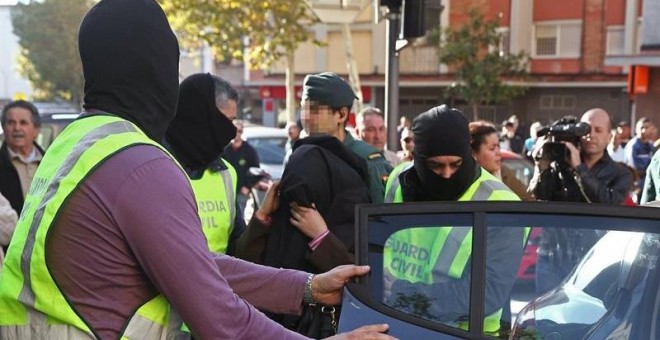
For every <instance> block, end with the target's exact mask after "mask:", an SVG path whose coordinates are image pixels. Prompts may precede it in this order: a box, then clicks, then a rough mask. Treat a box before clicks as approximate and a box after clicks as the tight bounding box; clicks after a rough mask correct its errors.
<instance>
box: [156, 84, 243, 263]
mask: <svg viewBox="0 0 660 340" xmlns="http://www.w3.org/2000/svg"><path fill="white" fill-rule="evenodd" d="M237 102H238V92H237V91H236V89H234V88H233V87H232V86H231V84H229V83H228V82H227V81H225V80H224V79H222V78H220V77H218V76H214V75H211V74H208V73H202V74H194V75H191V76H189V77H188V78H186V79H184V80H183V82H181V85H180V87H179V103H178V104H177V110H176V116H175V117H174V120H173V121H172V123H171V124H170V126H169V128H168V129H167V133H166V135H165V143H164V144H165V146H166V147H167V149H168V150H170V151H171V153H172V155H173V156H174V157H175V158H176V159H177V160H178V161H179V164H181V166H182V167H183V169H184V170H185V171H186V173H187V174H188V177H190V183H191V184H192V188H193V191H194V192H195V199H196V200H197V208H198V210H199V216H200V219H201V221H202V230H203V231H204V235H205V236H206V240H207V242H208V245H209V249H210V250H211V251H212V252H214V253H223V254H228V255H233V254H234V250H235V246H236V245H235V242H236V239H237V238H238V237H239V236H240V235H241V233H242V232H243V230H244V229H245V222H244V220H243V216H242V215H241V214H237V213H236V212H237V211H239V210H238V209H237V205H236V181H237V177H236V171H235V170H234V167H233V166H232V165H231V164H229V162H227V161H226V160H224V159H222V158H220V154H221V153H222V150H224V148H225V146H226V145H227V144H229V142H230V141H231V140H232V138H233V136H235V135H236V127H235V126H234V124H233V123H232V120H234V119H235V118H236V111H237Z"/></svg>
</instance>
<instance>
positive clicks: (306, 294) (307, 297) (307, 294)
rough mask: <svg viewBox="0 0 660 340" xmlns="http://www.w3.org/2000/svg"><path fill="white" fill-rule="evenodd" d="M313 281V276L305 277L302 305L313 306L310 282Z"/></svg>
mask: <svg viewBox="0 0 660 340" xmlns="http://www.w3.org/2000/svg"><path fill="white" fill-rule="evenodd" d="M313 279H314V274H309V276H307V281H305V290H304V291H303V303H304V304H313V303H315V301H314V299H313V297H312V280H313Z"/></svg>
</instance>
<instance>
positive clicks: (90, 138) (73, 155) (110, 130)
mask: <svg viewBox="0 0 660 340" xmlns="http://www.w3.org/2000/svg"><path fill="white" fill-rule="evenodd" d="M134 131H137V129H136V128H135V126H133V125H132V124H131V123H129V122H126V121H119V122H112V123H108V124H105V125H101V126H99V127H97V128H95V129H94V130H92V131H90V132H89V133H87V134H86V135H85V136H83V138H82V139H81V140H80V141H79V142H78V143H77V144H76V145H75V146H74V147H73V149H72V150H71V152H70V153H69V154H68V155H67V156H66V159H64V161H63V162H62V164H61V165H60V168H59V169H57V172H56V173H55V176H54V177H53V179H52V182H51V183H50V184H49V185H48V188H47V189H46V193H45V194H44V197H43V199H42V200H41V202H39V203H38V205H37V207H36V210H35V212H34V216H33V217H32V221H31V224H30V229H29V231H28V236H27V240H26V241H25V246H24V247H23V253H22V254H21V272H22V273H23V287H22V289H21V293H20V295H19V297H18V298H19V300H20V301H21V302H23V303H24V304H26V305H28V306H30V307H32V308H34V305H35V296H34V291H33V290H32V279H31V276H30V262H31V260H32V252H33V250H34V244H35V242H36V235H37V229H38V227H39V224H41V219H42V218H43V216H44V212H45V210H46V205H47V204H48V202H50V200H52V199H53V197H55V194H56V193H57V190H58V189H59V187H60V181H61V180H62V179H63V178H64V177H66V176H67V175H68V174H69V173H70V172H71V170H72V169H73V167H74V165H75V164H76V163H78V160H79V159H80V157H81V156H82V154H83V153H84V152H85V150H87V149H89V148H90V147H91V146H92V145H93V144H94V143H96V142H98V141H99V140H101V139H103V138H105V137H106V136H108V135H110V134H117V133H125V132H134Z"/></svg>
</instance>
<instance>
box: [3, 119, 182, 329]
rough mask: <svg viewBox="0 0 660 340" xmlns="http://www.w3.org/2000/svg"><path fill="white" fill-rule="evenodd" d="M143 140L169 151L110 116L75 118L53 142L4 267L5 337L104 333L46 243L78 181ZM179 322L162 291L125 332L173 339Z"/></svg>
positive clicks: (128, 325)
mask: <svg viewBox="0 0 660 340" xmlns="http://www.w3.org/2000/svg"><path fill="white" fill-rule="evenodd" d="M136 145H152V146H154V147H158V148H160V149H161V150H163V152H165V153H167V151H166V150H165V149H163V148H162V147H161V146H160V145H158V144H157V143H155V142H153V141H152V140H151V139H149V138H148V137H147V136H146V135H145V134H144V133H143V132H142V131H141V130H140V129H139V128H138V127H137V126H135V125H133V124H132V123H131V122H129V121H127V120H124V119H121V118H118V117H115V116H110V115H96V116H89V117H85V118H82V119H79V120H76V121H74V122H73V123H72V124H71V125H69V126H68V127H67V128H66V129H65V130H64V131H63V132H62V134H60V135H59V136H58V138H57V139H56V140H55V142H54V143H53V144H52V145H51V146H50V148H49V149H48V152H47V153H46V155H45V156H44V158H43V160H42V161H41V164H40V165H39V168H38V169H37V171H36V173H35V176H34V179H33V181H32V184H31V186H30V190H29V192H28V194H27V197H26V198H25V205H24V207H23V211H22V213H21V217H20V220H19V222H18V224H17V226H16V230H15V232H14V235H13V238H12V242H11V245H10V247H9V251H8V253H7V259H6V261H5V264H4V267H3V268H2V273H1V274H0V335H2V338H3V339H37V338H38V339H89V338H95V337H97V335H96V334H94V332H93V330H92V329H90V327H89V326H88V325H87V324H86V323H85V322H84V321H83V320H82V319H81V318H80V317H79V316H78V314H77V313H76V311H75V310H74V309H73V308H72V307H71V305H70V304H69V303H68V302H67V299H66V297H65V296H64V294H62V292H61V291H60V290H59V288H58V286H57V284H56V283H55V281H54V280H53V277H52V276H51V275H50V272H49V268H48V266H47V264H46V257H45V256H46V252H45V244H46V241H47V236H48V231H49V229H50V227H51V226H52V225H53V221H54V220H55V219H56V218H57V216H58V214H59V212H60V209H61V208H62V205H63V203H64V202H66V200H67V198H68V197H69V196H70V195H71V194H72V193H73V192H74V190H75V189H76V188H77V187H78V185H79V184H80V183H81V182H83V181H84V180H85V178H86V177H87V176H88V175H89V174H91V173H92V172H93V171H94V169H96V167H97V166H99V165H100V164H101V163H103V161H105V160H106V159H108V158H110V157H112V155H114V154H115V153H117V152H119V151H121V150H123V149H126V148H129V147H132V146H136ZM175 162H176V161H175ZM177 164H178V163H177ZM182 172H183V170H182ZM180 324H181V320H180V318H179V317H178V315H177V314H176V313H175V312H174V311H173V310H170V306H169V303H168V302H167V300H166V299H165V298H164V297H163V296H161V295H159V296H156V297H155V298H153V299H152V300H150V301H147V302H146V303H145V304H143V305H142V306H141V307H140V308H139V309H138V310H137V311H136V312H135V314H134V315H133V317H132V318H131V320H130V321H129V322H128V324H127V326H126V328H125V330H124V332H123V334H122V339H165V338H173V337H175V336H178V335H179V334H181V333H180V331H179V328H180Z"/></svg>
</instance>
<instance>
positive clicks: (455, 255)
mask: <svg viewBox="0 0 660 340" xmlns="http://www.w3.org/2000/svg"><path fill="white" fill-rule="evenodd" d="M412 130H413V133H414V138H415V147H414V149H413V161H412V162H408V163H404V164H401V165H399V166H397V167H396V168H395V169H394V171H392V174H391V175H390V177H389V179H388V182H387V187H386V196H385V202H386V203H390V202H392V203H398V202H417V201H507V200H508V201H519V200H520V199H519V198H518V196H516V195H515V194H514V193H513V192H512V191H511V190H510V189H509V188H507V187H506V186H505V185H504V184H503V183H502V182H501V181H500V180H499V179H498V178H496V177H495V176H493V175H491V174H490V173H489V172H488V171H485V170H484V169H482V168H481V167H480V166H479V165H478V164H477V163H476V161H475V160H474V158H472V153H471V148H470V134H469V132H468V121H467V119H466V118H465V117H464V116H463V114H462V113H461V112H460V111H458V110H456V109H450V108H448V107H447V106H445V105H442V106H439V107H435V108H433V109H431V110H429V111H427V112H425V113H422V114H421V115H419V116H418V117H417V118H416V119H415V120H414V121H413V127H412ZM526 233H527V231H521V230H520V229H516V228H489V229H488V247H487V255H486V256H487V263H486V267H487V268H486V272H487V277H486V305H485V306H484V307H485V313H486V315H488V316H487V317H486V319H485V320H484V330H485V331H486V332H489V333H493V332H497V331H498V329H499V328H500V317H501V314H502V307H504V306H505V304H507V303H508V300H507V299H508V298H509V294H510V292H511V289H512V287H513V283H514V281H515V277H516V271H517V269H518V266H519V264H520V259H521V257H522V250H523V246H524V243H523V242H524V239H525V237H526ZM471 235H472V228H471V226H442V225H441V226H437V227H427V228H410V229H404V230H401V231H399V232H397V233H395V234H393V235H391V236H390V237H389V238H388V240H387V241H386V244H385V250H384V260H383V265H384V267H385V268H384V272H385V273H386V275H385V287H386V291H385V298H386V302H387V303H388V304H391V305H392V306H397V308H399V307H398V306H402V305H408V306H407V307H403V308H404V309H405V310H406V311H407V312H411V313H417V314H419V311H416V310H414V309H413V310H408V308H413V307H414V306H411V304H409V303H408V304H406V303H405V301H403V302H402V301H401V299H404V300H405V299H409V298H410V297H414V296H418V297H419V296H420V295H421V296H426V297H427V298H429V300H431V301H430V306H429V308H428V310H425V311H424V315H422V316H426V317H432V318H434V319H438V320H441V321H447V322H457V323H456V325H457V326H460V327H463V328H465V327H467V324H466V323H465V322H463V321H464V319H465V318H466V317H467V316H468V315H469V310H470V308H469V305H470V270H469V268H470V267H469V261H470V254H471V251H472V237H471ZM466 268H467V270H466ZM413 305H414V304H413Z"/></svg>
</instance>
